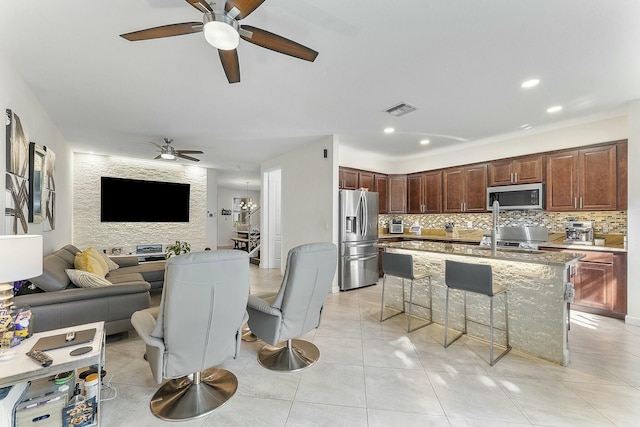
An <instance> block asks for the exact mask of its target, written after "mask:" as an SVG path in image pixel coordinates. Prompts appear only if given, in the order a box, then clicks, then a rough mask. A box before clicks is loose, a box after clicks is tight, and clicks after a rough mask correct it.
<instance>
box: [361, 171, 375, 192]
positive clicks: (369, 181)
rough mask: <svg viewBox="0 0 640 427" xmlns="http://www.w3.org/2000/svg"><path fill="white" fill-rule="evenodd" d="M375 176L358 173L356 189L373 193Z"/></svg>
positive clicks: (371, 173)
mask: <svg viewBox="0 0 640 427" xmlns="http://www.w3.org/2000/svg"><path fill="white" fill-rule="evenodd" d="M374 176H375V174H374V173H373V172H367V171H360V172H358V188H366V189H367V190H369V191H375V188H374V187H375V178H374Z"/></svg>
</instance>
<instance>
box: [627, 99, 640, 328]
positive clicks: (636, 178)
mask: <svg viewBox="0 0 640 427" xmlns="http://www.w3.org/2000/svg"><path fill="white" fill-rule="evenodd" d="M628 183H629V193H628V194H629V196H628V198H629V208H628V211H627V214H628V219H627V221H628V234H627V237H628V239H629V243H628V249H627V250H628V252H627V264H628V265H627V292H628V295H627V317H626V319H625V320H626V321H627V323H629V324H631V325H636V326H640V264H638V262H637V261H638V259H640V100H636V101H635V102H633V103H631V104H630V105H629V177H628Z"/></svg>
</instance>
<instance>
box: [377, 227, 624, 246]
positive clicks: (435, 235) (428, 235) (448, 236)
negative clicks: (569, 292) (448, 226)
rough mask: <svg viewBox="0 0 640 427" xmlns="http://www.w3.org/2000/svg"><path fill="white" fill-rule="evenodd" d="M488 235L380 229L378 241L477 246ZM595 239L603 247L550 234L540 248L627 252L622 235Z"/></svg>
mask: <svg viewBox="0 0 640 427" xmlns="http://www.w3.org/2000/svg"><path fill="white" fill-rule="evenodd" d="M485 233H488V231H485V230H454V232H453V233H447V232H445V231H444V230H443V229H434V228H429V229H423V230H422V233H421V234H419V235H416V234H414V233H409V232H407V231H405V232H404V233H402V234H391V233H389V230H388V229H386V228H383V229H380V230H379V234H378V239H379V240H381V241H382V242H384V240H389V239H398V238H401V239H403V240H419V241H433V242H446V243H464V244H468V245H479V244H480V240H481V239H482V236H483V235H484V234H485ZM595 237H604V238H605V245H604V246H596V245H575V244H574V245H567V244H565V243H563V240H564V239H565V234H564V233H551V234H549V240H548V241H547V242H544V243H540V245H539V246H540V247H541V248H557V249H574V250H576V251H605V252H627V249H626V248H625V247H624V236H623V235H622V234H596V236H595Z"/></svg>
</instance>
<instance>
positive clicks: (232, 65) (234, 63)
mask: <svg viewBox="0 0 640 427" xmlns="http://www.w3.org/2000/svg"><path fill="white" fill-rule="evenodd" d="M218 54H219V55H220V61H221V62H222V68H224V73H225V74H226V75H227V80H229V83H238V82H239V81H240V63H239V62H238V51H237V50H236V49H233V50H220V49H218Z"/></svg>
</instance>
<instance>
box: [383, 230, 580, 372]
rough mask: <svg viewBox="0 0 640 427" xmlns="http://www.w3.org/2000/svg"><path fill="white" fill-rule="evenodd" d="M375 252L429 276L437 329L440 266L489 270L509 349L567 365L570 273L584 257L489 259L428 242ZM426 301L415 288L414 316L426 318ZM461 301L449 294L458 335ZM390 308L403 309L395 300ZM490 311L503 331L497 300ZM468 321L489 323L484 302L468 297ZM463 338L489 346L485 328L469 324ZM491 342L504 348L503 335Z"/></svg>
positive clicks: (520, 254)
mask: <svg viewBox="0 0 640 427" xmlns="http://www.w3.org/2000/svg"><path fill="white" fill-rule="evenodd" d="M380 246H382V247H383V248H384V249H385V250H387V251H391V252H400V253H410V254H411V255H413V257H414V263H415V264H416V266H417V268H420V269H424V270H427V271H429V272H430V273H431V277H432V286H433V292H432V294H433V295H432V298H433V300H432V307H433V313H432V315H433V321H434V322H435V323H439V324H441V325H444V307H445V292H446V285H445V283H444V273H445V272H444V264H445V260H446V259H451V260H455V261H460V262H468V263H477V264H489V265H491V266H492V269H493V280H494V282H495V283H498V284H500V285H502V286H504V287H506V288H507V289H508V290H509V340H510V343H511V346H512V347H513V349H514V350H516V351H520V352H523V353H526V354H530V355H532V356H535V357H540V358H542V359H545V360H549V361H551V362H555V363H558V364H561V365H564V366H566V365H567V363H568V362H569V348H568V327H569V316H568V305H567V302H568V301H569V299H570V294H571V285H569V284H568V281H569V280H568V278H569V269H570V267H571V265H572V264H573V263H575V262H577V261H578V260H579V259H580V258H582V257H583V255H580V254H572V253H565V252H547V251H522V250H513V249H501V250H498V251H496V253H492V251H491V250H490V249H488V248H482V247H479V246H470V245H464V244H452V243H441V242H430V241H404V242H389V243H380ZM392 281H393V278H389V280H388V283H389V284H391V283H393V282H392ZM405 298H407V296H405ZM427 298H428V296H427V289H426V286H416V287H415V289H414V304H417V305H416V306H414V312H415V313H417V314H420V315H421V316H427V317H428V311H427V310H426V309H423V308H422V307H420V305H427V304H426V300H427ZM385 299H387V297H385ZM462 301H463V298H462V293H461V292H452V293H451V295H450V309H449V310H450V313H449V326H450V328H453V329H457V330H462V329H463V316H462ZM389 302H390V304H391V301H389ZM395 302H396V304H401V303H402V301H401V298H400V294H398V296H397V298H396V301H395ZM494 311H495V313H494V319H496V327H497V328H503V329H504V320H501V319H504V303H503V299H502V298H497V299H496V301H495V307H494ZM467 316H468V317H469V318H471V319H476V320H480V321H483V322H484V323H488V319H489V302H488V300H487V298H486V297H484V296H480V295H474V294H468V295H467ZM501 322H502V323H501ZM467 333H468V334H469V335H471V336H476V337H479V338H481V339H484V340H487V341H488V337H489V328H487V327H486V326H483V325H478V324H475V323H471V322H469V323H468V325H467ZM494 339H495V342H496V343H503V342H504V332H502V331H499V330H497V329H496V330H495V332H494Z"/></svg>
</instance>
